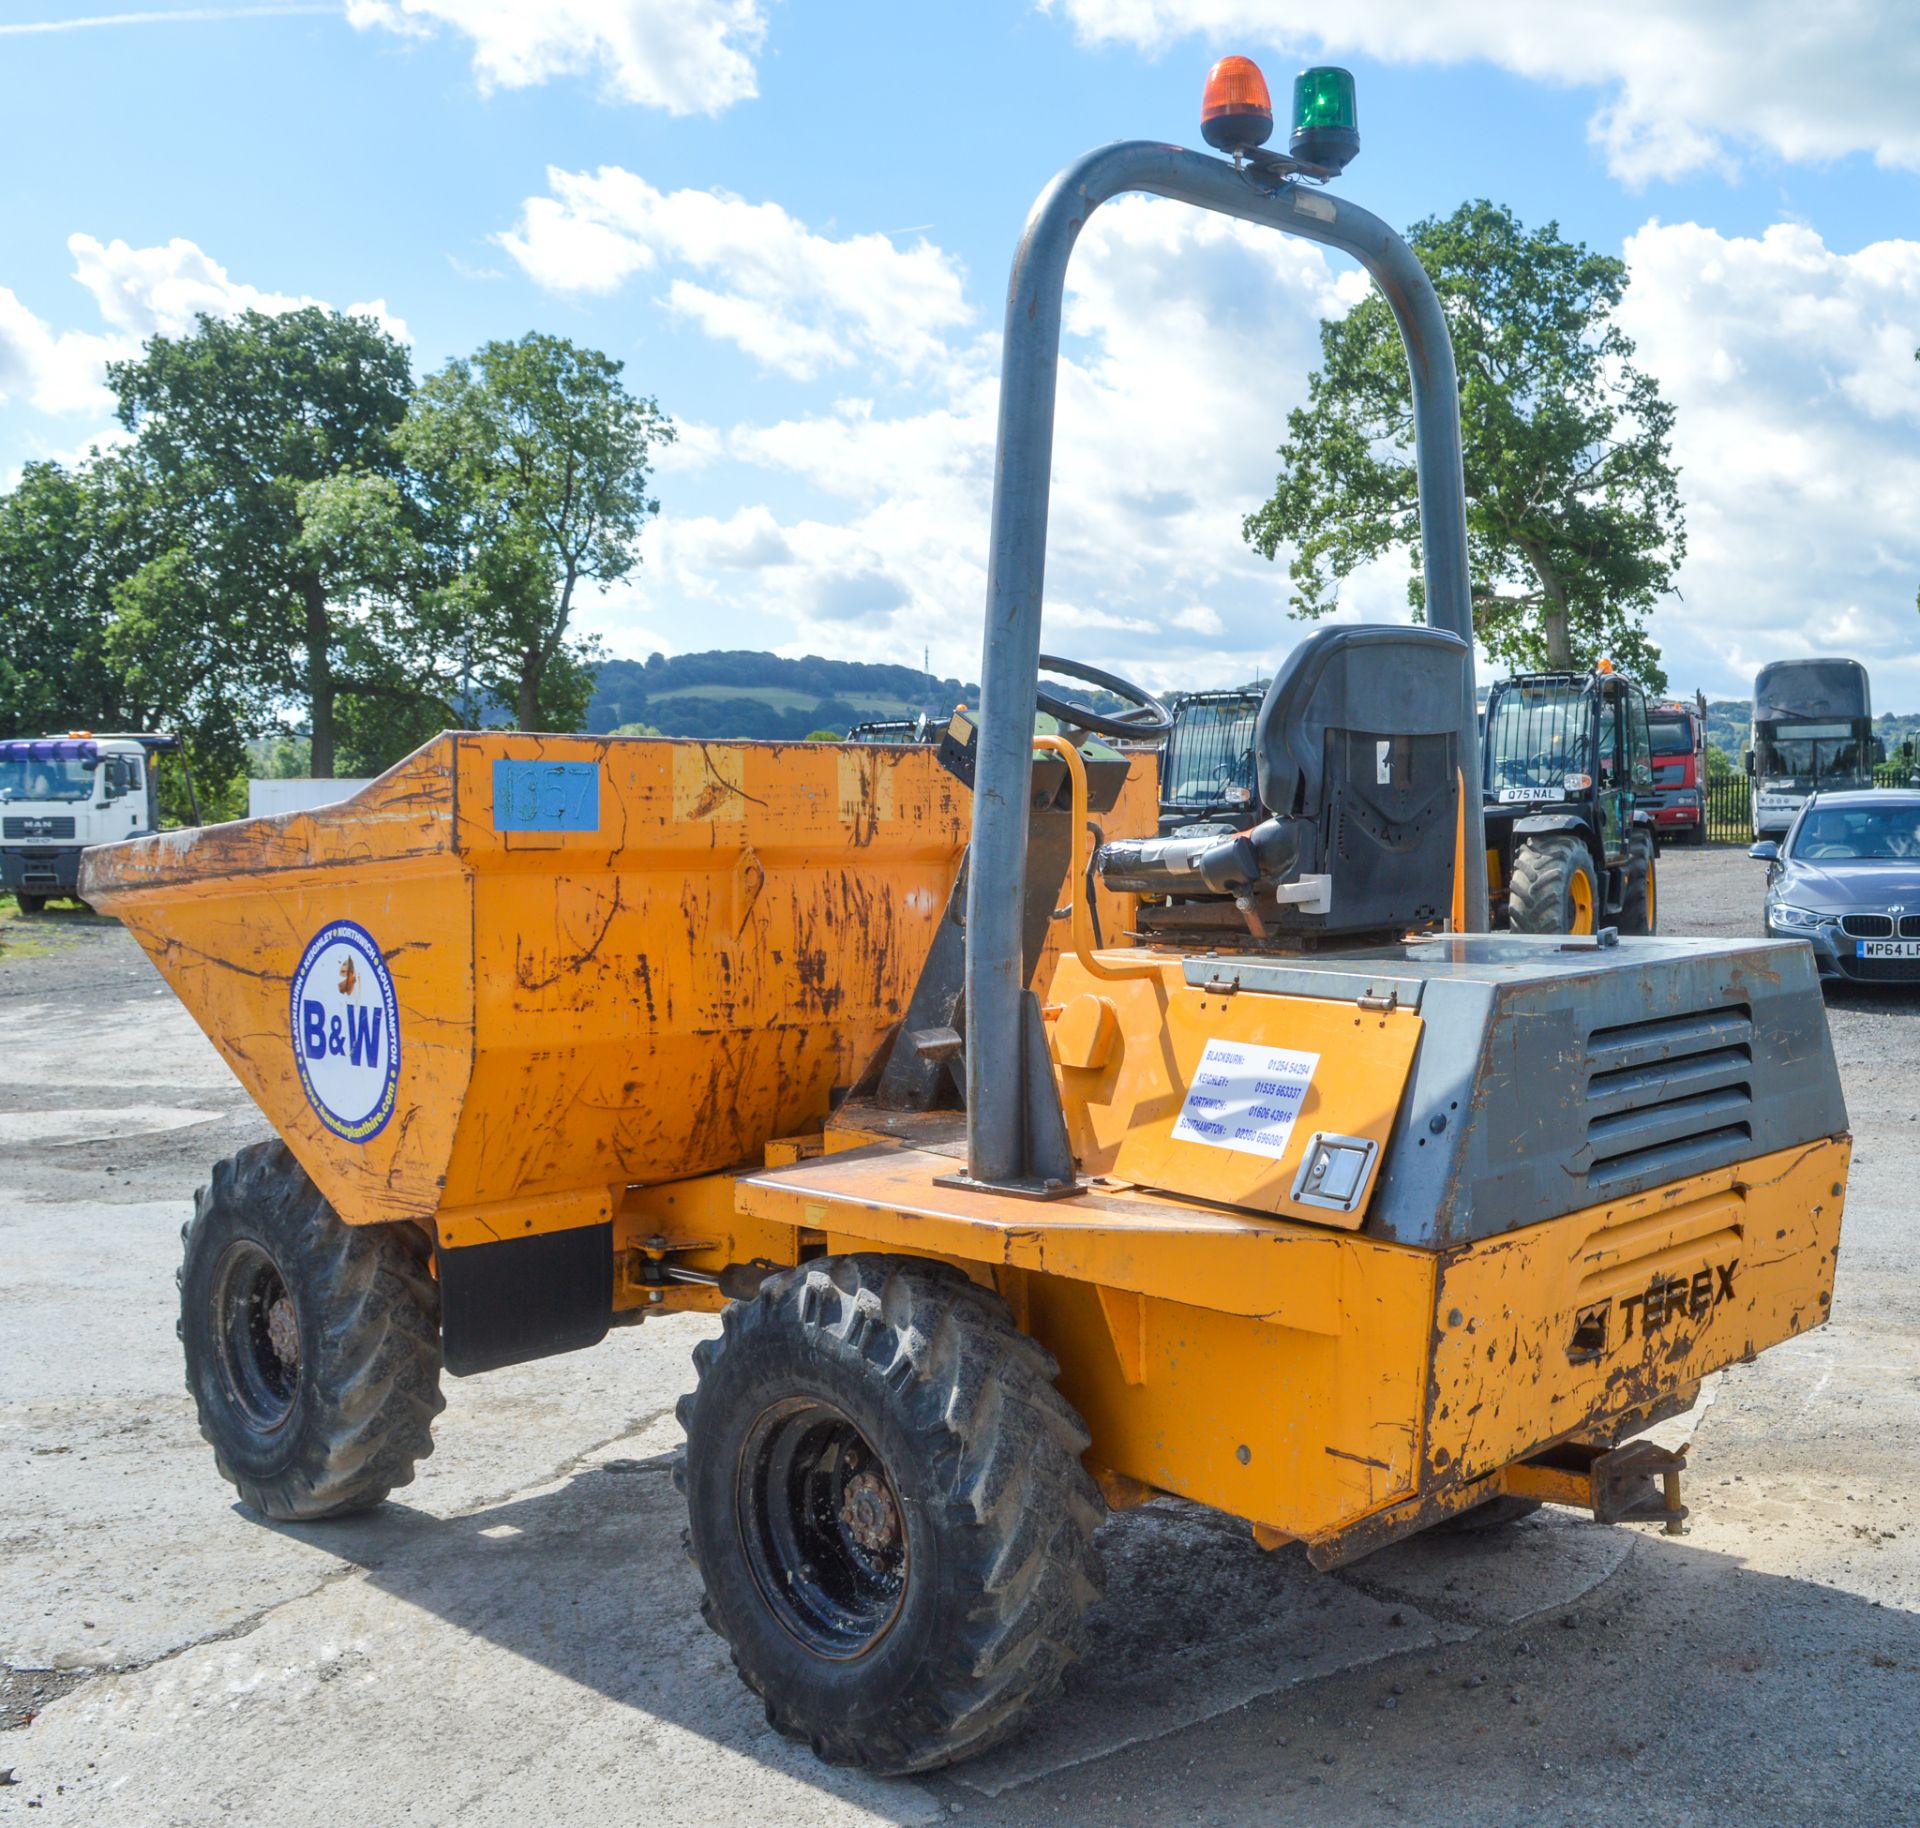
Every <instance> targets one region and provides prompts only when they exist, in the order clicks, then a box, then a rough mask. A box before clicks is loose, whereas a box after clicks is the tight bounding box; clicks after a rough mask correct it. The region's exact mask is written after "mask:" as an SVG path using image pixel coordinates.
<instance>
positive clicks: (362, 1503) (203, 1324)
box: [179, 1140, 444, 1523]
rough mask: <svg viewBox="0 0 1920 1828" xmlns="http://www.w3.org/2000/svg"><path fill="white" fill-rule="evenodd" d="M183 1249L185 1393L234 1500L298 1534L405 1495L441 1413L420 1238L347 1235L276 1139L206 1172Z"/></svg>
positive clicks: (430, 1292) (434, 1306) (434, 1322)
mask: <svg viewBox="0 0 1920 1828" xmlns="http://www.w3.org/2000/svg"><path fill="white" fill-rule="evenodd" d="M181 1237H182V1239H183V1240H184V1242H185V1244H186V1259H185V1262H184V1263H183V1264H182V1266H181V1269H180V1277H179V1281H180V1342H181V1344H182V1346H183V1347H184V1348H185V1351H186V1361H187V1389H188V1391H189V1392H190V1393H191V1394H192V1397H193V1400H194V1405H195V1407H196V1408H197V1409H198V1411H199V1416H200V1432H201V1434H202V1435H204V1436H205V1437H206V1440H207V1442H208V1444H209V1445H210V1446H211V1447H212V1448H213V1453H214V1459H215V1462H216V1463H217V1464H218V1466H219V1468H220V1474H221V1477H222V1478H224V1479H226V1480H227V1481H228V1482H229V1483H231V1484H232V1485H233V1487H234V1489H235V1490H236V1491H238V1492H239V1494H240V1496H241V1498H242V1500H243V1501H244V1502H245V1503H247V1504H248V1505H250V1506H251V1507H252V1508H253V1509H254V1510H256V1511H258V1512H260V1513H261V1514H262V1515H263V1516H266V1517H272V1518H274V1519H276V1520H278V1521H280V1522H284V1523H292V1522H300V1521H312V1520H315V1519H318V1518H322V1517H341V1516H346V1515H349V1514H350V1513H352V1512H354V1511H364V1510H368V1509H371V1508H372V1507H373V1506H374V1505H376V1504H378V1503H380V1502H381V1500H382V1499H384V1498H385V1497H386V1496H387V1494H388V1492H390V1491H391V1490H392V1489H393V1488H394V1487H395V1486H397V1485H405V1484H406V1483H407V1482H408V1481H409V1480H411V1479H412V1477H413V1467H414V1462H415V1461H416V1460H421V1459H424V1458H425V1457H426V1456H427V1455H428V1454H430V1453H431V1452H432V1451H433V1433H432V1430H433V1418H434V1417H435V1416H436V1415H438V1414H439V1413H440V1410H441V1409H442V1407H444V1402H443V1399H442V1397H441V1395H440V1322H439V1293H438V1290H437V1288H436V1285H435V1283H434V1280H433V1277H432V1274H431V1272H430V1270H429V1268H428V1262H427V1256H428V1245H427V1240H426V1237H425V1236H424V1234H423V1233H421V1232H420V1231H418V1230H417V1229H416V1228H415V1227H413V1226H411V1225H366V1226H354V1225H348V1224H346V1223H345V1222H344V1221H343V1220H342V1219H341V1218H340V1216H339V1215H338V1214H337V1213H336V1212H335V1211H334V1210H333V1208H332V1207H331V1206H329V1205H328V1204H327V1202H326V1201H325V1200H324V1199H323V1198H322V1197H321V1195H320V1190H319V1189H318V1188H317V1187H315V1186H314V1184H313V1182H312V1181H311V1180H309V1179H308V1178H307V1174H306V1171H305V1170H304V1169H303V1168H302V1167H301V1166H300V1164H299V1163H298V1162H297V1161H295V1160H294V1158H293V1154H292V1151H291V1150H289V1149H288V1148H287V1146H286V1144H285V1143H283V1142H279V1141H277V1140H276V1141H273V1142H265V1143H256V1144H254V1145H253V1146H252V1147H251V1148H247V1149H242V1150H241V1151H240V1152H239V1153H238V1154H237V1155H232V1156H229V1157H228V1158H227V1159H226V1160H225V1161H223V1162H218V1163H216V1164H215V1165H214V1169H213V1173H212V1175H211V1176H210V1177H209V1179H208V1183H207V1185H206V1186H204V1187H202V1188H201V1189H200V1191H199V1193H198V1194H197V1195H196V1196H195V1198H194V1212H193V1220H192V1222H191V1223H190V1224H189V1225H187V1226H185V1227H184V1228H183V1229H182V1231H181Z"/></svg>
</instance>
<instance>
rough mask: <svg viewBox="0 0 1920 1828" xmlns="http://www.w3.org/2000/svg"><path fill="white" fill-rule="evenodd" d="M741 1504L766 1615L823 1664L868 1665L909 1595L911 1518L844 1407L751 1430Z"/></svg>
mask: <svg viewBox="0 0 1920 1828" xmlns="http://www.w3.org/2000/svg"><path fill="white" fill-rule="evenodd" d="M736 1502H737V1506H738V1510H739V1520H740V1533H741V1538H742V1540H743V1542H744V1544H745V1547H746V1553H747V1565H748V1567H749V1568H750V1569H751V1570H752V1573H753V1579H754V1584H755V1585H756V1586H757V1587H758V1588H759V1590H760V1597H761V1599H762V1600H763V1601H764V1602H765V1604H766V1606H767V1609H768V1611H770V1612H771V1613H772V1614H773V1616H774V1617H775V1618H776V1619H778V1620H779V1621H780V1624H781V1626H782V1627H783V1628H784V1629H785V1630H786V1631H787V1632H788V1633H789V1634H790V1635H791V1636H793V1637H794V1638H796V1639H798V1640H799V1642H800V1643H802V1644H804V1645H805V1646H806V1647H807V1649H809V1650H811V1651H812V1652H813V1653H814V1654H815V1655H816V1656H821V1657H829V1658H833V1659H834V1660H836V1661H846V1660H848V1659H851V1658H854V1657H860V1656H864V1655H865V1654H866V1653H867V1652H868V1651H869V1650H871V1649H872V1648H873V1647H874V1645H876V1644H877V1643H879V1641H880V1640H881V1639H882V1638H883V1637H885V1636H886V1634H887V1632H888V1630H889V1629H890V1628H891V1627H892V1625H893V1621H894V1620H895V1618H897V1617H898V1616H899V1612H900V1605H901V1602H902V1600H903V1599H904V1598H905V1597H906V1591H907V1570H908V1565H909V1560H910V1547H909V1544H908V1540H907V1520H906V1512H905V1510H904V1509H903V1508H902V1506H901V1504H900V1500H899V1497H898V1495H897V1494H896V1492H895V1490H894V1485H893V1479H892V1477H891V1475H890V1474H889V1473H888V1471H887V1468H886V1466H885V1464H884V1463H883V1462H882V1461H881V1459H880V1456H879V1455H878V1454H876V1453H875V1452H874V1451H873V1449H872V1447H871V1446H870V1445H869V1444H868V1442H867V1440H866V1438H865V1437H864V1436H863V1435H862V1434H861V1433H860V1431H859V1429H857V1428H856V1427H855V1426H854V1425H853V1423H852V1422H850V1421H849V1420H848V1419H847V1418H846V1417H845V1416H844V1415H842V1414H841V1413H840V1411H839V1410H838V1409H835V1408H834V1407H832V1405H831V1404H828V1403H822V1402H816V1401H814V1400H812V1399H810V1398H795V1399H792V1400H790V1401H787V1402H784V1403H777V1404H775V1405H774V1406H773V1407H772V1408H771V1409H768V1410H766V1411H764V1412H763V1413H762V1414H761V1415H760V1417H759V1419H758V1420H757V1421H755V1423H754V1425H753V1428H752V1429H751V1431H750V1432H749V1433H748V1436H747V1440H746V1444H745V1446H744V1447H743V1448H742V1450H741V1454H740V1473H739V1483H738V1488H737V1497H736Z"/></svg>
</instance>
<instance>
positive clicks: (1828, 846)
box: [1747, 788, 1920, 984]
mask: <svg viewBox="0 0 1920 1828" xmlns="http://www.w3.org/2000/svg"><path fill="white" fill-rule="evenodd" d="M1747 855H1748V856H1750V857H1757V858H1759V859H1760V861H1761V862H1763V863H1764V864H1765V865H1766V866H1767V899H1766V916H1765V919H1766V932H1767V934H1768V936H1769V937H1770V938H1773V939H1804V940H1806V941H1808V942H1809V943H1810V944H1811V945H1812V947H1813V954H1814V957H1815V958H1816V959H1817V960H1818V961H1819V965H1820V975H1821V976H1822V977H1831V978H1846V979H1849V980H1851V981H1852V982H1855V983H1863V984H1865V983H1880V984H1884V983H1889V982H1905V983H1920V793H1916V792H1913V791H1910V790H1908V789H1905V788H1892V789H1888V788H1881V789H1878V790H1876V791H1871V792H1865V791H1863V792H1856V793H1822V794H1816V795H1815V796H1814V797H1813V798H1812V799H1810V800H1809V801H1808V802H1807V803H1806V805H1805V806H1803V807H1802V808H1801V809H1800V816H1799V817H1798V818H1797V819H1795V820H1794V822H1793V828H1792V829H1791V830H1790V831H1789V832H1788V833H1787V835H1786V837H1785V838H1783V839H1782V840H1781V841H1780V842H1779V843H1778V844H1774V843H1772V842H1771V841H1763V842H1761V843H1759V844H1756V845H1754V846H1753V847H1752V849H1751V850H1749V851H1748V853H1747Z"/></svg>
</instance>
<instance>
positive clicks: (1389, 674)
mask: <svg viewBox="0 0 1920 1828" xmlns="http://www.w3.org/2000/svg"><path fill="white" fill-rule="evenodd" d="M1468 657H1469V650H1468V647H1467V644H1466V643H1465V642H1464V641H1462V640H1461V639H1460V637H1459V636H1457V635H1451V634H1446V633H1443V632H1442V631H1440V630H1438V629H1430V628H1397V627H1396V628H1382V627H1357V628H1355V627H1349V628H1329V629H1322V630H1321V631H1320V632H1319V633H1317V634H1313V635H1309V636H1308V637H1307V639H1306V640H1305V641H1303V642H1301V643H1300V645H1299V646H1298V647H1297V648H1295V649H1294V650H1293V652H1292V653H1291V654H1289V655H1288V656H1287V659H1286V662H1285V663H1284V664H1283V665H1282V667H1281V668H1280V671H1279V673H1278V674H1277V675H1276V676H1275V678H1274V681H1273V684H1272V685H1271V686H1269V687H1268V688H1267V695H1266V698H1265V700H1264V701H1263V702H1262V704H1261V706H1260V714H1259V717H1258V718H1257V719H1256V720H1255V723H1254V736H1253V751H1254V759H1255V766H1256V769H1257V774H1258V782H1259V790H1260V802H1261V805H1262V806H1263V807H1264V808H1265V809H1266V811H1267V814H1268V815H1269V816H1268V817H1267V818H1266V819H1265V820H1264V821H1262V822H1261V823H1260V824H1258V825H1256V826H1254V827H1253V828H1252V830H1250V831H1245V832H1240V833H1227V832H1224V831H1223V832H1221V833H1220V834H1218V835H1209V836H1203V837H1192V838H1157V839H1140V840H1126V841H1118V842H1115V843H1112V844H1108V845H1104V846H1102V848H1101V851H1100V854H1099V867H1100V874H1101V878H1102V880H1103V881H1105V882H1106V884H1107V886H1108V887H1109V888H1113V889H1122V890H1131V891H1133V892H1136V893H1140V894H1146V895H1152V896H1156V897H1164V898H1166V899H1168V900H1170V901H1172V902H1174V903H1176V904H1181V903H1206V902H1209V901H1211V902H1219V901H1221V900H1224V899H1231V900H1232V901H1233V902H1234V903H1235V904H1236V905H1237V906H1238V907H1239V908H1240V910H1241V912H1242V914H1243V915H1244V916H1245V917H1246V919H1247V924H1248V925H1249V926H1250V927H1251V928H1252V929H1253V931H1254V932H1255V933H1256V934H1257V935H1259V936H1261V937H1273V936H1275V935H1279V934H1287V935H1297V936H1301V937H1309V936H1311V937H1320V938H1342V939H1349V940H1352V939H1357V938H1360V937H1362V936H1366V937H1374V936H1379V935H1395V934H1398V933H1401V932H1404V931H1405V930H1406V928H1408V927H1409V926H1415V925H1419V924H1421V923H1423V922H1429V921H1437V920H1438V919H1439V918H1440V917H1441V916H1442V915H1444V914H1445V913H1446V911H1447V909H1448V908H1449V906H1450V905H1451V902H1452V888H1453V864H1454V845H1455V833H1456V825H1457V820H1458V818H1459V806H1460V774H1459V769H1460V751H1459V729H1460V717H1461V707H1462V705H1463V703H1464V702H1465V697H1466V689H1467V665H1468ZM1312 878H1325V879H1326V880H1325V882H1324V889H1325V893H1324V895H1316V894H1310V893H1302V892H1300V891H1302V890H1304V889H1305V888H1306V887H1307V886H1308V883H1309V880H1310V879H1312ZM1276 891H1279V893H1278V894H1276ZM1320 904H1324V905H1320ZM1176 918H1177V917H1176ZM1152 924H1153V925H1154V926H1156V927H1163V926H1164V925H1165V924H1166V923H1164V922H1161V921H1155V922H1153V923H1152Z"/></svg>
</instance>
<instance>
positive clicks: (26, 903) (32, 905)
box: [14, 895, 47, 914]
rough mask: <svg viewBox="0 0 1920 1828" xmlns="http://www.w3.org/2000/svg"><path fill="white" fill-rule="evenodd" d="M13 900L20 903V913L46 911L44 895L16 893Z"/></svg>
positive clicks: (40, 912) (41, 912)
mask: <svg viewBox="0 0 1920 1828" xmlns="http://www.w3.org/2000/svg"><path fill="white" fill-rule="evenodd" d="M14 900H15V901H16V902H18V903H19V904H20V912H21V913H22V914H44V913H45V912H46V911H47V898H46V896H44V895H16V896H14Z"/></svg>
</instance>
